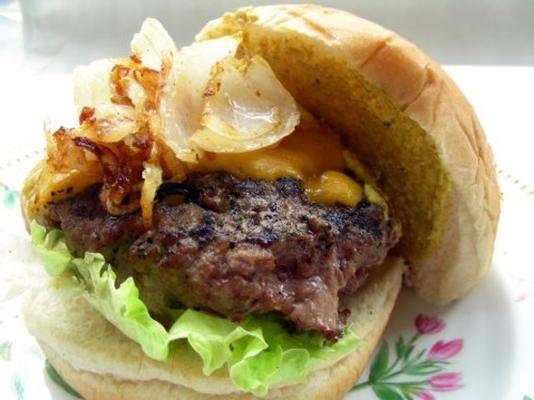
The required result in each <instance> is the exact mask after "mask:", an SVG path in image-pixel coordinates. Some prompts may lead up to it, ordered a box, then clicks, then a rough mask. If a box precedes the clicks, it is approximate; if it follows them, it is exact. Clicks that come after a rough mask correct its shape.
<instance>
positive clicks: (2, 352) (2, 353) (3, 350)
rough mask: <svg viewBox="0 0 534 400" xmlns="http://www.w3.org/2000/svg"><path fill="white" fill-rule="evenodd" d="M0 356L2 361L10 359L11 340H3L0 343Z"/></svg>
mask: <svg viewBox="0 0 534 400" xmlns="http://www.w3.org/2000/svg"><path fill="white" fill-rule="evenodd" d="M0 358H1V359H2V360H4V361H9V360H11V342H7V341H6V342H3V343H2V344H0Z"/></svg>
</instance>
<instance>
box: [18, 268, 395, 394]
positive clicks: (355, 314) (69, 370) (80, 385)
mask: <svg viewBox="0 0 534 400" xmlns="http://www.w3.org/2000/svg"><path fill="white" fill-rule="evenodd" d="M402 272H403V263H402V261H401V260H397V259H389V260H387V261H386V262H385V264H384V266H383V267H382V268H380V269H379V270H378V271H377V273H374V274H373V277H372V278H371V279H370V280H369V282H368V283H367V284H366V285H365V286H364V287H363V288H362V289H360V291H359V292H358V293H357V294H356V295H354V296H353V297H352V298H351V299H350V300H349V301H348V304H346V306H347V307H349V308H350V310H351V317H350V323H351V324H352V327H353V329H354V330H355V332H356V334H358V335H359V336H360V337H361V338H362V339H363V341H362V345H361V346H360V347H359V348H358V349H357V350H355V351H354V352H352V353H351V354H349V355H348V356H346V357H344V358H342V359H341V360H338V361H337V362H334V363H332V364H330V365H323V366H321V367H319V368H318V369H317V370H315V371H313V372H312V373H311V374H310V375H309V376H308V379H307V381H306V382H305V383H293V384H286V385H284V386H280V387H275V388H272V389H271V390H270V391H269V393H268V394H267V396H265V398H267V399H294V400H297V399H302V400H304V399H306V400H313V399H333V400H334V399H341V398H342V397H343V395H344V394H345V393H346V392H347V391H348V390H349V389H350V387H351V385H352V384H353V383H354V382H355V381H356V380H357V379H358V377H359V376H360V375H361V373H362V372H363V370H364V369H365V366H366V365H367V363H368V361H369V358H370V357H371V355H372V353H373V351H374V349H375V348H376V345H377V343H378V341H379V339H380V337H381V336H382V332H383V331H384V328H385V326H386V324H387V321H388V319H389V315H390V313H391V311H392V309H393V306H394V305H395V300H396V298H397V295H398V293H399V290H400V288H401V285H402ZM23 317H24V320H25V322H26V325H27V327H28V330H29V331H30V333H31V334H32V335H33V336H35V338H36V339H37V341H38V342H39V344H40V346H41V348H42V349H43V351H44V352H45V354H46V356H47V357H48V360H49V361H50V363H51V364H52V365H53V366H54V368H56V370H57V371H58V372H59V374H60V375H61V376H62V377H63V378H64V380H65V381H66V382H68V383H69V384H70V385H71V386H72V387H73V388H74V389H76V390H77V391H78V392H79V393H80V394H81V395H82V396H83V397H84V398H85V399H87V400H91V399H107V400H119V399H121V400H122V399H124V400H126V399H128V400H145V399H147V400H148V399H180V400H200V399H214V400H219V399H220V400H223V399H228V400H230V399H236V400H248V399H254V398H256V397H255V396H253V395H251V394H246V393H242V392H239V391H238V390H237V389H236V388H235V387H234V386H233V385H232V383H231V381H230V378H229V377H228V374H227V372H226V370H225V369H224V368H221V369H220V370H218V371H216V372H215V373H214V374H212V375H211V376H208V377H207V376H205V375H203V374H202V371H201V364H200V360H199V358H198V357H196V355H195V354H192V351H191V350H190V349H189V347H188V345H187V344H186V343H185V342H183V341H181V342H179V343H177V344H176V345H175V346H174V347H173V348H172V351H171V356H170V357H169V360H168V361H165V362H160V361H155V360H152V359H150V358H148V357H146V356H145V355H144V354H143V353H142V351H141V349H140V347H139V346H138V345H137V344H136V343H134V342H132V341H131V340H129V339H128V338H127V337H125V336H124V335H123V334H122V333H121V332H119V331H118V330H117V329H116V328H115V327H114V326H113V325H111V324H110V323H109V322H107V321H106V320H105V319H104V318H103V317H102V316H101V315H100V314H98V313H97V312H96V311H94V310H93V309H92V307H91V306H90V305H89V304H88V303H87V302H85V300H83V299H82V298H81V297H79V296H72V295H70V296H67V295H65V294H63V293H62V292H61V291H58V290H56V289H54V288H51V287H44V288H39V289H36V290H35V291H34V292H33V293H32V295H31V296H30V297H29V298H28V299H27V301H26V302H25V303H24V305H23Z"/></svg>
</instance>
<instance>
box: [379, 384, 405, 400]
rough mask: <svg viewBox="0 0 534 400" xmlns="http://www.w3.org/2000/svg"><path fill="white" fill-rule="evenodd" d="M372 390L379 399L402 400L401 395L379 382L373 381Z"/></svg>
mask: <svg viewBox="0 0 534 400" xmlns="http://www.w3.org/2000/svg"><path fill="white" fill-rule="evenodd" d="M373 392H375V394H376V396H377V397H378V398H379V399H380V400H404V399H403V397H402V395H401V394H400V393H399V392H397V391H396V390H395V389H393V388H392V387H391V386H388V385H384V384H381V383H375V384H374V385H373Z"/></svg>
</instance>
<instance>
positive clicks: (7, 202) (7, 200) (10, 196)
mask: <svg viewBox="0 0 534 400" xmlns="http://www.w3.org/2000/svg"><path fill="white" fill-rule="evenodd" d="M18 198H19V192H18V191H17V190H12V189H9V188H8V187H6V188H5V192H4V199H3V202H4V207H5V208H13V207H14V206H15V204H16V203H17V200H18Z"/></svg>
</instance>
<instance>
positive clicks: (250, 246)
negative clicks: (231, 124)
mask: <svg viewBox="0 0 534 400" xmlns="http://www.w3.org/2000/svg"><path fill="white" fill-rule="evenodd" d="M98 189H99V188H98V187H93V188H91V189H89V190H87V191H85V192H84V193H82V194H79V195H77V196H75V197H73V198H70V199H68V200H65V201H63V202H61V203H57V204H56V205H54V206H52V209H51V212H50V214H49V215H48V221H47V222H48V225H49V226H50V225H52V226H56V227H60V228H61V229H63V230H64V231H65V234H66V236H67V238H68V240H69V242H70V245H71V246H72V248H73V249H75V250H76V252H78V253H79V254H81V253H83V252H84V251H87V250H90V251H99V252H102V253H104V254H105V255H106V256H107V258H108V259H109V261H110V262H111V263H112V264H113V265H114V267H115V268H116V272H117V274H118V276H119V278H122V279H125V278H126V277H128V276H133V277H134V279H135V280H136V282H137V284H138V286H139V288H140V293H141V298H142V299H143V300H144V302H145V303H146V304H147V306H148V308H149V310H150V311H151V312H152V313H153V314H154V315H156V316H159V317H160V318H161V319H165V317H166V316H167V315H168V310H169V307H175V308H176V307H183V306H186V307H195V308H200V309H206V310H211V311H214V312H216V313H219V314H222V315H225V316H228V317H231V318H233V319H241V318H243V317H245V316H246V315H247V314H249V313H256V314H263V313H268V312H271V311H279V312H281V313H282V314H283V315H284V317H285V319H286V320H287V321H289V322H290V323H292V325H293V326H294V327H295V329H296V330H298V331H307V330H315V331H319V332H322V333H323V334H324V335H325V337H326V338H328V339H331V340H332V339H336V338H337V337H339V336H340V335H341V334H342V332H343V329H344V316H346V313H344V312H343V310H340V309H339V297H340V296H341V295H346V294H351V293H354V292H355V291H356V290H357V289H358V288H359V287H360V286H361V285H362V284H363V283H364V281H365V279H366V277H367V273H368V270H369V268H371V267H372V266H375V265H378V264H380V263H381V262H382V261H383V260H384V258H385V257H386V255H387V253H388V251H389V250H390V248H391V247H393V246H394V245H395V244H396V242H397V241H398V239H399V237H398V236H399V234H398V230H397V229H395V228H394V226H393V225H392V223H391V222H390V221H389V220H387V219H386V218H385V215H384V210H383V209H382V207H380V206H378V205H376V204H373V203H370V202H369V201H367V200H365V199H364V200H362V201H361V202H360V203H359V204H358V205H357V206H356V207H347V206H342V205H336V206H324V205H319V204H316V203H312V202H311V201H310V200H309V199H308V198H307V196H306V195H305V193H304V190H303V188H302V185H301V181H299V180H298V179H294V178H282V179H279V180H277V181H262V180H251V179H246V180H239V179H237V178H235V177H234V176H232V175H230V174H227V173H222V172H218V173H204V174H200V173H198V174H192V175H191V176H189V177H188V179H187V180H186V181H185V182H183V183H181V184H164V185H163V186H162V187H161V188H160V190H159V192H158V198H157V199H158V200H157V203H156V205H155V209H154V224H153V227H152V229H150V230H145V229H144V228H143V224H142V222H141V215H140V213H139V212H137V213H132V214H127V215H123V216H112V215H110V214H108V213H107V212H106V211H105V210H104V208H103V207H102V206H101V204H100V202H99V199H98Z"/></svg>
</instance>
